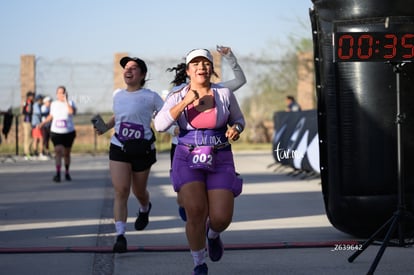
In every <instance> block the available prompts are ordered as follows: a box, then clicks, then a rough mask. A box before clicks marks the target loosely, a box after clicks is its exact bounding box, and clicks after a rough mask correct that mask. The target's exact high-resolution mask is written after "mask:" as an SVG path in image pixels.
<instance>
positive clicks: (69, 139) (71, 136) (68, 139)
mask: <svg viewBox="0 0 414 275" xmlns="http://www.w3.org/2000/svg"><path fill="white" fill-rule="evenodd" d="M75 137H76V131H73V132H70V133H67V134H58V133H53V132H52V133H50V139H51V140H52V143H53V146H56V145H63V147H65V148H71V147H72V145H73V141H74V140H75Z"/></svg>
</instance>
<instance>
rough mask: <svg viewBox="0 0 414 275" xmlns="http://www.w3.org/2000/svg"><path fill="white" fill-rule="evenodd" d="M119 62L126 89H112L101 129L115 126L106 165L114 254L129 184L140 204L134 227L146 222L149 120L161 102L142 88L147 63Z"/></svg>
mask: <svg viewBox="0 0 414 275" xmlns="http://www.w3.org/2000/svg"><path fill="white" fill-rule="evenodd" d="M120 65H121V66H122V68H123V69H124V73H123V74H124V81H125V84H126V88H124V89H118V90H116V91H115V92H114V94H113V112H114V115H113V116H112V118H111V119H110V120H109V121H108V122H107V123H106V127H105V129H104V130H108V129H111V128H112V127H113V128H114V129H115V134H114V135H113V136H112V138H111V145H110V148H109V160H110V161H109V167H110V171H111V177H112V184H113V187H114V190H115V197H114V220H115V230H116V235H117V237H116V242H115V244H114V246H113V251H114V252H118V253H122V252H126V251H127V240H126V238H125V236H124V235H125V231H126V222H127V217H128V209H127V203H128V198H129V194H130V190H131V187H132V192H133V194H134V195H135V197H136V199H137V200H138V203H139V205H140V208H139V210H138V213H137V216H138V217H137V219H136V220H135V229H136V230H144V229H145V227H146V226H147V225H148V222H149V213H150V210H151V207H152V205H151V202H150V195H149V192H148V190H147V181H148V176H149V173H150V169H151V166H152V165H153V164H154V163H155V162H156V150H155V143H154V141H155V137H154V133H153V131H152V129H151V121H152V119H153V116H154V114H156V113H157V112H158V111H159V110H160V109H161V108H162V106H163V104H164V101H163V100H162V98H161V96H160V95H158V93H156V92H154V91H151V90H149V89H146V88H144V85H145V82H146V80H145V77H146V74H147V65H146V64H145V62H144V61H143V60H142V59H140V58H136V57H134V58H132V57H128V56H127V57H123V58H122V59H121V61H120ZM96 131H97V132H98V134H102V133H103V132H102V131H100V130H99V129H98V128H96Z"/></svg>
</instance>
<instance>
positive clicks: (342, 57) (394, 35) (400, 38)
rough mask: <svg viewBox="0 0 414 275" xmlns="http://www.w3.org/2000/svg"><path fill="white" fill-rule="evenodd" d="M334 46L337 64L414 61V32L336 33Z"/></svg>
mask: <svg viewBox="0 0 414 275" xmlns="http://www.w3.org/2000/svg"><path fill="white" fill-rule="evenodd" d="M333 44H334V61H335V62H346V61H354V62H355V61H357V62H358V61H365V62H366V61H376V62H387V61H391V62H397V61H398V62H402V61H412V60H414V31H413V32H336V33H334V34H333Z"/></svg>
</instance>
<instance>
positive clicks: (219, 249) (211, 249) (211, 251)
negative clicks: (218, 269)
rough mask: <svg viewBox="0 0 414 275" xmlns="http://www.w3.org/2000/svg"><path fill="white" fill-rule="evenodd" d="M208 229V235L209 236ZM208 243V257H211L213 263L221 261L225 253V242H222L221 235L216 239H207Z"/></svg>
mask: <svg viewBox="0 0 414 275" xmlns="http://www.w3.org/2000/svg"><path fill="white" fill-rule="evenodd" d="M208 230H210V228H208V229H207V235H208ZM207 243H208V256H209V257H210V260H211V261H213V262H217V261H220V259H221V257H222V256H223V253H224V246H223V242H222V241H221V238H220V235H219V236H217V238H215V239H210V238H208V237H207Z"/></svg>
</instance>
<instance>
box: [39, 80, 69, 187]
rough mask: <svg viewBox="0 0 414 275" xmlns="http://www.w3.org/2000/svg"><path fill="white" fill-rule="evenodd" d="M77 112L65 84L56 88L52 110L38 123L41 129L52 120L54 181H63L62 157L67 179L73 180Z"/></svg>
mask: <svg viewBox="0 0 414 275" xmlns="http://www.w3.org/2000/svg"><path fill="white" fill-rule="evenodd" d="M75 114H76V106H75V103H74V102H73V101H71V100H68V93H67V91H66V87H65V86H59V87H58V88H57V89H56V100H54V101H53V102H52V104H51V105H50V112H49V115H48V116H47V118H46V119H45V120H44V121H42V123H40V124H38V126H37V127H39V128H40V129H41V128H42V127H43V126H45V125H46V124H47V123H48V122H51V128H50V132H51V134H50V138H51V140H52V143H53V146H54V147H55V166H56V175H55V176H54V177H53V181H55V182H60V181H61V175H60V171H61V167H62V158H63V160H64V165H65V179H66V180H67V181H70V180H72V177H71V176H70V174H69V167H70V162H71V156H70V154H71V151H72V145H73V142H74V140H75V138H76V130H75V126H74V123H73V116H74V115H75Z"/></svg>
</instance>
